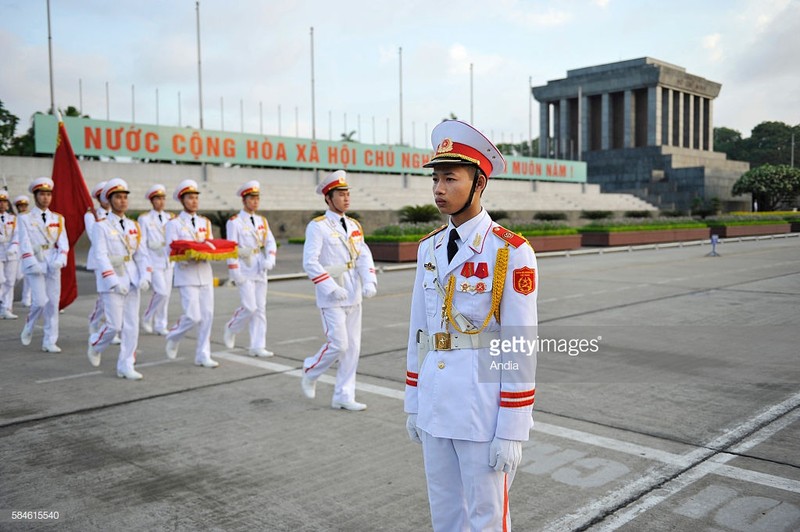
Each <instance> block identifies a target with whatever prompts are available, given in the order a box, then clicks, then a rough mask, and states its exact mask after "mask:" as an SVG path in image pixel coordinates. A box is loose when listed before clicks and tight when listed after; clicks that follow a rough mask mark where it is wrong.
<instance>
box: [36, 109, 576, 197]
mask: <svg viewBox="0 0 800 532" xmlns="http://www.w3.org/2000/svg"><path fill="white" fill-rule="evenodd" d="M64 126H65V127H66V129H67V134H68V135H69V138H70V141H71V142H72V147H73V149H74V150H75V154H76V155H89V156H97V157H130V158H133V159H148V160H151V161H185V162H205V163H217V164H223V163H226V164H231V165H234V164H238V165H251V166H267V167H280V168H297V169H311V168H320V169H326V170H335V169H339V168H343V169H346V170H351V171H357V172H385V173H392V174H400V173H407V174H428V173H430V170H429V169H427V168H422V165H423V164H425V163H426V162H428V161H429V160H430V158H431V154H432V150H420V149H417V148H409V147H406V146H391V145H386V144H362V143H359V142H331V141H326V140H316V141H313V140H311V139H304V138H296V137H278V136H268V135H253V134H248V133H233V132H228V131H214V130H210V129H204V130H197V129H193V128H188V127H187V128H179V127H168V126H154V125H149V124H127V123H124V122H110V121H106V120H92V119H89V118H77V117H64ZM34 131H35V138H36V152H37V153H55V149H56V134H57V122H56V118H55V117H54V116H51V115H45V114H37V115H35V118H34ZM506 161H507V163H508V167H507V169H506V173H504V174H500V175H496V176H495V175H493V176H492V177H500V178H505V179H524V180H545V181H562V182H568V183H585V182H586V163H583V162H578V161H561V160H555V159H537V158H530V157H506Z"/></svg>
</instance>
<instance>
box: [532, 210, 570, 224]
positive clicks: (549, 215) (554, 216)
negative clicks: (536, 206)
mask: <svg viewBox="0 0 800 532" xmlns="http://www.w3.org/2000/svg"><path fill="white" fill-rule="evenodd" d="M533 219H534V220H542V221H546V222H555V221H558V220H566V219H567V213H565V212H537V213H536V214H534V215H533Z"/></svg>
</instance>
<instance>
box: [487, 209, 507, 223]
mask: <svg viewBox="0 0 800 532" xmlns="http://www.w3.org/2000/svg"><path fill="white" fill-rule="evenodd" d="M488 213H489V217H491V219H492V220H494V221H495V222H496V221H497V220H507V219H508V213H507V212H506V211H488Z"/></svg>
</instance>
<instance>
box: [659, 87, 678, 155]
mask: <svg viewBox="0 0 800 532" xmlns="http://www.w3.org/2000/svg"><path fill="white" fill-rule="evenodd" d="M664 90H665V91H666V98H664V99H663V100H662V102H661V120H662V122H663V123H665V124H666V125H667V131H666V137H667V138H665V139H662V140H663V142H662V144H664V145H666V146H671V145H672V131H673V130H672V117H673V115H674V113H675V105H674V102H673V101H672V89H664Z"/></svg>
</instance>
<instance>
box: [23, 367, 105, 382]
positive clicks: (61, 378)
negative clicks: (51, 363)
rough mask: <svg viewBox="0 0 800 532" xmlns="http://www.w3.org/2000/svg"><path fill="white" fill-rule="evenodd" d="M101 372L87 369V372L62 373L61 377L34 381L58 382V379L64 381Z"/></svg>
mask: <svg viewBox="0 0 800 532" xmlns="http://www.w3.org/2000/svg"><path fill="white" fill-rule="evenodd" d="M102 374H103V372H102V371H100V370H97V371H89V372H87V373H76V374H75V375H64V376H63V377H55V378H52V379H42V380H38V381H34V382H36V384H47V383H48V382H58V381H66V380H69V379H80V378H81V377H91V376H92V375H102Z"/></svg>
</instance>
